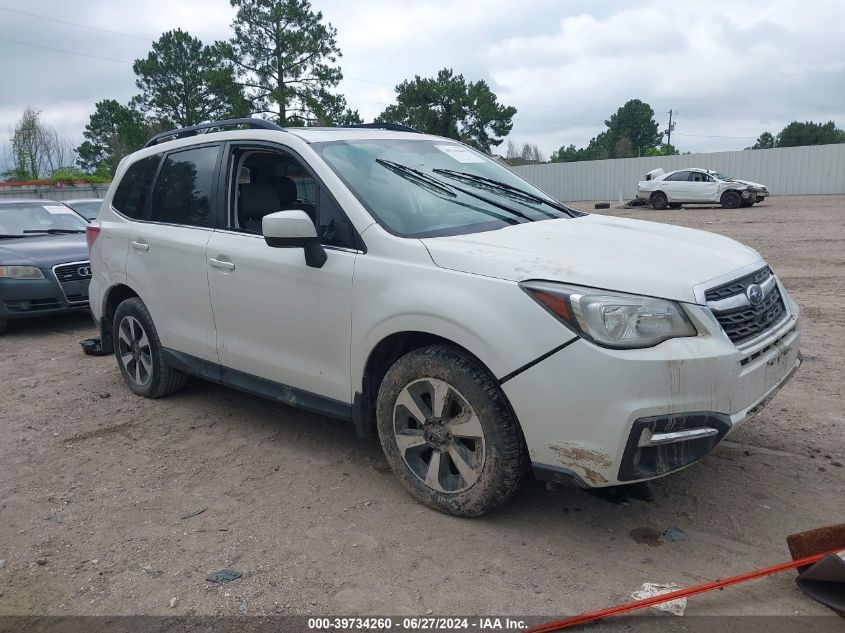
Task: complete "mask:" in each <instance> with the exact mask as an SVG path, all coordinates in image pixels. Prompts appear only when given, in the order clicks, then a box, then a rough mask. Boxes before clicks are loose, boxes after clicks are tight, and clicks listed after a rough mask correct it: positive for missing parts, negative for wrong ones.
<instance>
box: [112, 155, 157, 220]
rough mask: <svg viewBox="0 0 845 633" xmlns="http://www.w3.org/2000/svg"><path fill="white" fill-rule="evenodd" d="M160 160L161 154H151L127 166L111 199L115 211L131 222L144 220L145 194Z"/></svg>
mask: <svg viewBox="0 0 845 633" xmlns="http://www.w3.org/2000/svg"><path fill="white" fill-rule="evenodd" d="M160 160H161V154H153V155H152V156H147V157H146V158H142V159H141V160H139V161H137V162H134V163H132V164H131V165H130V166H129V169H127V170H126V172H125V173H124V174H123V178H121V180H120V184H118V185H117V191H115V192H114V198H112V202H111V204H112V206H113V207H114V208H115V209H117V210H118V211H120V213H122V214H123V215H125V216H126V217H128V218H132V219H133V220H141V219H143V218H144V208H145V206H146V203H147V193H148V192H149V190H150V185H151V184H152V181H153V178H154V177H155V173H156V169H157V168H158V163H159V161H160Z"/></svg>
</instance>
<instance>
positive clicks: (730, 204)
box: [720, 191, 742, 209]
mask: <svg viewBox="0 0 845 633" xmlns="http://www.w3.org/2000/svg"><path fill="white" fill-rule="evenodd" d="M720 202H721V203H722V208H723V209H738V208H739V207H740V205H741V204H742V197H741V196H740V195H739V194H738V193H737V192H736V191H726V192H725V193H723V194H722V199H721V200H720Z"/></svg>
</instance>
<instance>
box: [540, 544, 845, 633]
mask: <svg viewBox="0 0 845 633" xmlns="http://www.w3.org/2000/svg"><path fill="white" fill-rule="evenodd" d="M839 552H845V550H831V551H829V552H822V553H821V554H813V555H812V556H806V557H804V558H799V559H797V560H791V561H789V562H788V563H780V564H779V565H772V566H771V567H763V568H762V569H756V570H754V571H749V572H746V573H744V574H739V575H738V576H730V577H729V578H722V579H721V580H714V581H713V582H707V583H704V584H701V585H695V586H693V587H687V588H686V589H678V590H677V591H672V592H670V593H664V594H660V595H659V596H652V597H651V598H643V599H642V600H636V601H634V602H629V603H627V604H620V605H618V606H615V607H610V608H609V609H602V610H601V611H593V612H591V613H582V614H581V615H576V616H574V617H571V618H564V619H562V620H552V621H551V622H546V623H544V624H538V625H537V626H532V627H531V628H528V629H525V631H524V633H550V632H551V631H560V630H561V629H567V628H569V627H572V626H576V625H578V624H584V623H585V622H592V621H593V620H599V619H601V618H606V617H609V616H611V615H619V614H620V613H628V612H629V611H636V610H637V609H642V608H644V607H650V606H653V605H655V604H661V603H663V602H669V601H670V600H677V599H678V598H687V597H689V596H695V595H697V594H699V593H704V592H706V591H712V590H713V589H721V588H722V587H729V586H730V585H736V584H739V583H741V582H745V581H747V580H754V579H755V578H762V577H763V576H771V575H772V574H777V573H779V572H782V571H786V570H787V569H794V568H796V567H803V566H804V565H812V564H813V563H815V562H818V561H819V560H821V559H822V558H824V557H825V556H827V555H828V554H838V553H839Z"/></svg>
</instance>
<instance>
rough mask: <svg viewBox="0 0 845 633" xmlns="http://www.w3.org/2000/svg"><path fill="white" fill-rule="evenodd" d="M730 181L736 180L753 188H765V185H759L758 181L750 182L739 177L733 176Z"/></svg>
mask: <svg viewBox="0 0 845 633" xmlns="http://www.w3.org/2000/svg"><path fill="white" fill-rule="evenodd" d="M732 182H738V183H739V184H741V185H748V186H749V187H753V188H755V189H766V186H765V185H761V184H760V183H759V182H751V181H750V180H740V179H739V178H733V179H732Z"/></svg>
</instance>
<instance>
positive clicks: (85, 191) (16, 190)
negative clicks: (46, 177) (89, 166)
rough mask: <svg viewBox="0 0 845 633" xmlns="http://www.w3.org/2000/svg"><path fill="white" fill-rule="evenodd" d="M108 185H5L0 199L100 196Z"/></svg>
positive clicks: (53, 198)
mask: <svg viewBox="0 0 845 633" xmlns="http://www.w3.org/2000/svg"><path fill="white" fill-rule="evenodd" d="M108 189H109V186H108V185H87V184H86V185H73V186H71V185H66V186H64V187H55V186H53V185H7V184H3V185H2V186H0V200H8V199H10V198H40V199H41V200H73V199H74V198H102V197H103V196H105V195H106V191H108Z"/></svg>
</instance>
